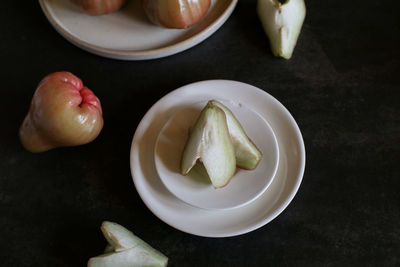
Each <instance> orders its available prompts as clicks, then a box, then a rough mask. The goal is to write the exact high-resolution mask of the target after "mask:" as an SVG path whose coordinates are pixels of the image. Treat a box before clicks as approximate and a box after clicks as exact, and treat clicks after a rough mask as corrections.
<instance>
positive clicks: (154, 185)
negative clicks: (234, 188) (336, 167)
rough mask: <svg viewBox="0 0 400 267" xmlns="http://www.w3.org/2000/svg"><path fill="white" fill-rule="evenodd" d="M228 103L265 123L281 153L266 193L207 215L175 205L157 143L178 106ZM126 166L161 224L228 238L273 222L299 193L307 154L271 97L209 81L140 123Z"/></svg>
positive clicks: (175, 95)
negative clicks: (161, 172)
mask: <svg viewBox="0 0 400 267" xmlns="http://www.w3.org/2000/svg"><path fill="white" fill-rule="evenodd" d="M208 99H226V100H227V101H233V102H234V103H242V104H243V105H245V106H247V107H251V109H252V110H253V111H254V112H256V113H258V114H259V115H260V116H261V117H262V118H264V119H265V120H266V121H268V123H269V125H270V126H271V128H272V130H273V131H274V133H275V136H276V139H277V141H278V148H279V165H278V170H277V172H276V175H275V177H274V179H273V180H272V182H271V184H270V185H269V186H268V188H267V189H266V190H265V191H264V192H263V193H262V194H261V195H260V196H259V197H258V198H257V199H255V200H254V201H252V202H250V203H248V204H247V205H244V206H242V207H238V208H235V209H224V210H206V209H201V208H197V207H194V206H192V205H189V204H187V203H186V202H184V201H182V200H180V199H178V198H177V197H176V196H175V195H173V194H172V193H171V192H170V191H169V190H168V189H167V188H166V186H165V185H164V184H163V182H162V181H161V179H160V177H159V175H158V173H157V170H156V166H155V161H154V149H155V144H156V140H157V138H158V136H159V134H160V132H161V131H162V129H163V127H164V125H165V124H166V122H167V121H168V120H169V119H170V118H171V117H172V116H173V115H174V114H175V113H176V112H177V110H179V109H177V106H179V105H182V104H185V105H187V106H190V105H192V104H195V103H198V102H202V101H207V100H208ZM130 156H131V158H130V165H131V173H132V178H133V182H134V184H135V186H136V190H137V192H138V193H139V195H140V197H141V198H142V200H143V202H144V203H145V204H146V206H147V207H148V208H149V209H150V210H151V211H152V212H153V213H154V214H155V215H156V216H157V217H159V218H160V219H161V220H162V221H164V222H165V223H167V224H169V225H171V226H172V227H175V228H176V229H179V230H181V231H183V232H186V233H190V234H194V235H199V236H206V237H227V236H235V235H240V234H244V233H247V232H250V231H253V230H255V229H258V228H260V227H262V226H264V225H266V224H267V223H269V222H270V221H271V220H273V219H274V218H276V216H278V215H279V214H280V213H281V212H282V211H283V210H284V209H285V208H286V207H287V206H288V205H289V203H290V202H291V201H292V199H293V198H294V196H295V195H296V192H297V190H298V189H299V187H300V184H301V181H302V178H303V173H304V167H305V148H304V143H303V139H302V136H301V132H300V129H299V127H298V126H297V124H296V122H295V120H294V119H293V117H292V116H291V114H290V113H289V112H288V110H287V109H286V108H285V107H284V106H283V105H282V104H281V103H280V102H279V101H278V100H276V99H275V98H274V97H272V96H271V95H269V94H268V93H266V92H265V91H263V90H260V89H258V88H256V87H254V86H251V85H249V84H245V83H241V82H236V81H226V80H211V81H203V82H197V83H193V84H189V85H186V86H183V87H181V88H179V89H177V90H175V91H172V92H171V93H169V94H167V95H166V96H164V97H163V98H161V99H160V100H159V101H158V102H157V103H155V104H154V105H153V106H152V107H151V109H150V110H149V111H148V112H147V113H146V115H145V116H144V117H143V119H142V121H141V122H140V124H139V125H138V127H137V129H136V132H135V135H134V137H133V140H132V146H131V154H130Z"/></svg>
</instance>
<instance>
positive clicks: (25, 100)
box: [0, 0, 400, 266]
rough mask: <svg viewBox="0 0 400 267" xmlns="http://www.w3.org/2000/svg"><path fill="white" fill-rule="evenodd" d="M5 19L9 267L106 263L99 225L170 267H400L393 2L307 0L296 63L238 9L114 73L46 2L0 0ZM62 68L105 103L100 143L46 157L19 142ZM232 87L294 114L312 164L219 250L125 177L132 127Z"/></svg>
mask: <svg viewBox="0 0 400 267" xmlns="http://www.w3.org/2000/svg"><path fill="white" fill-rule="evenodd" d="M3 4H4V5H5V7H3V8H2V11H1V12H2V14H1V16H0V22H1V25H2V26H1V30H0V31H1V32H0V34H1V37H0V40H1V41H0V59H1V66H2V67H1V89H0V266H84V265H85V264H86V261H87V259H88V258H89V257H91V256H94V255H98V254H100V253H101V251H102V249H103V248H104V246H105V241H104V239H103V237H102V235H101V233H100V231H99V226H100V223H101V221H102V220H105V219H107V220H112V221H116V222H119V223H121V224H122V225H125V226H127V227H128V228H130V229H132V230H134V232H135V233H137V234H138V235H139V236H141V237H142V238H143V239H144V240H146V241H147V242H149V243H150V244H151V245H153V246H154V247H156V248H158V249H159V250H161V251H162V252H164V253H165V254H166V255H167V256H168V257H169V258H170V264H171V266H400V227H399V221H400V209H399V203H400V197H399V189H400V172H399V159H400V153H399V152H400V121H399V120H400V110H399V100H400V92H399V91H400V90H399V89H400V88H399V85H400V73H399V66H400V57H399V53H400V49H399V47H400V41H399V39H400V23H399V20H400V19H399V15H398V10H399V4H398V1H394V0H393V1H389V0H381V1H373V0H363V1H362V0H353V1H349V0H324V1H320V0H308V1H306V4H307V9H308V14H307V17H306V21H305V24H304V27H303V31H302V34H301V36H300V39H299V41H298V45H297V48H296V50H295V53H294V56H293V58H292V59H291V60H289V61H287V60H281V59H277V58H274V57H273V56H272V54H271V52H270V50H269V44H268V40H267V38H266V37H265V35H264V33H263V30H262V27H261V25H260V23H259V21H258V18H257V16H256V13H255V6H256V1H255V0H240V1H239V4H238V5H237V8H236V10H235V11H234V13H233V15H232V16H231V17H230V19H229V20H228V21H227V22H226V24H225V25H224V26H223V27H222V28H221V29H220V30H218V31H217V32H216V33H215V34H214V35H213V36H211V37H210V38H209V39H207V40H206V41H204V42H203V43H201V44H199V45H197V46H195V47H194V48H192V49H190V50H188V51H185V52H183V53H180V54H177V55H174V56H171V57H167V58H164V59H158V60H152V61H144V62H121V61H114V60H110V59H104V58H101V57H98V56H95V55H92V54H89V53H87V52H84V51H82V50H80V49H78V48H76V47H75V46H73V45H71V44H70V43H69V42H67V41H66V40H64V39H63V38H62V37H61V36H60V35H59V34H57V33H56V32H55V30H54V29H53V28H52V27H51V26H50V24H49V23H48V22H47V20H46V18H45V17H44V15H43V14H42V12H41V9H40V7H39V4H38V2H37V1H3ZM57 70H68V71H71V72H73V73H75V74H76V75H78V76H79V77H81V78H82V80H83V81H84V83H85V84H86V85H88V86H89V87H90V88H91V89H93V90H94V91H95V93H96V94H97V95H98V97H99V98H100V99H101V101H102V105H103V110H104V119H105V126H104V129H103V131H102V133H101V135H100V136H99V137H98V138H97V139H96V141H95V142H93V143H91V144H89V145H85V146H81V147H74V148H61V149H55V150H52V151H49V152H46V153H42V154H31V153H29V152H26V151H25V150H24V149H23V148H22V147H21V145H20V143H19V141H18V137H17V132H18V128H19V126H20V123H21V121H22V120H23V118H24V116H25V113H26V111H27V109H28V105H29V102H30V100H31V96H32V94H33V91H34V89H35V88H36V85H37V83H38V82H39V80H40V79H41V78H42V77H43V76H45V75H46V74H48V73H50V72H53V71H57ZM206 79H232V80H239V81H242V82H246V83H249V84H252V85H255V86H257V87H260V88H263V89H264V90H265V91H267V92H268V93H270V94H272V95H273V96H275V97H276V98H277V99H278V100H279V101H281V102H282V103H283V104H284V105H285V106H286V107H287V108H288V109H289V111H290V112H291V113H292V114H293V116H294V118H295V119H296V120H297V122H298V124H299V126H300V129H301V131H302V133H303V137H304V141H305V145H306V152H307V163H306V171H305V175H304V180H303V183H302V185H301V187H300V190H299V192H298V194H297V195H296V197H295V198H294V200H293V202H292V203H291V204H290V205H289V207H288V208H287V209H286V210H285V211H284V212H283V213H282V214H281V215H280V216H279V217H277V218H276V219H275V220H274V221H272V222H271V223H269V224H268V225H266V226H264V227H262V228H260V229H258V230H256V231H254V232H251V233H248V234H245V235H242V236H237V237H232V238H223V239H212V238H202V237H196V236H192V235H188V234H185V233H182V232H180V231H178V230H175V229H174V228H171V227H170V226H168V225H166V224H165V223H163V222H162V221H160V220H159V219H157V218H156V216H154V215H153V214H152V213H151V212H150V211H149V210H148V209H147V208H146V207H145V205H144V204H143V202H142V201H141V199H140V198H139V196H138V194H137V192H136V190H135V187H134V185H133V183H132V180H131V175H130V170H129V150H130V144H131V139H132V137H133V134H134V132H135V129H136V127H137V125H138V123H139V121H140V119H141V118H142V116H143V115H144V114H145V112H146V111H147V110H148V109H149V108H150V107H151V105H152V104H153V103H155V102H156V101H157V100H158V99H159V98H161V97H162V96H164V95H165V94H166V93H168V92H170V91H172V90H173V89H175V88H178V87H180V86H182V85H185V84H187V83H192V82H195V81H200V80H206Z"/></svg>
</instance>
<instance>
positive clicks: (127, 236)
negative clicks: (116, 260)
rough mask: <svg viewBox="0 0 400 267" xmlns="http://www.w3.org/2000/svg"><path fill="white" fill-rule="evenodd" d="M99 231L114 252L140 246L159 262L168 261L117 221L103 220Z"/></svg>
mask: <svg viewBox="0 0 400 267" xmlns="http://www.w3.org/2000/svg"><path fill="white" fill-rule="evenodd" d="M101 231H102V232H103V235H104V237H105V238H106V239H107V241H108V243H109V245H110V246H112V248H113V250H114V251H116V252H120V251H124V250H127V249H131V248H141V249H144V250H145V251H147V253H148V254H150V255H152V257H154V258H155V259H157V260H158V261H160V262H164V261H168V259H167V257H165V256H164V255H163V254H162V253H161V252H159V251H158V250H156V249H154V248H152V247H151V246H150V245H149V244H147V243H146V242H144V241H143V240H142V239H140V238H139V237H137V236H136V235H134V234H133V233H132V232H131V231H129V230H128V229H126V228H125V227H123V226H121V225H119V224H117V223H113V222H108V221H105V222H103V223H102V225H101Z"/></svg>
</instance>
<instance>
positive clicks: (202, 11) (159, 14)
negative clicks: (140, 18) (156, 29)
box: [142, 0, 211, 29]
mask: <svg viewBox="0 0 400 267" xmlns="http://www.w3.org/2000/svg"><path fill="white" fill-rule="evenodd" d="M142 5H143V8H144V10H145V12H146V14H147V17H148V18H149V19H150V21H152V22H153V23H154V24H157V25H160V26H163V27H166V28H177V29H184V28H188V27H190V26H192V25H194V24H196V23H198V22H199V21H200V20H201V19H202V18H203V17H204V16H205V15H206V13H207V11H208V9H209V8H210V5H211V0H142Z"/></svg>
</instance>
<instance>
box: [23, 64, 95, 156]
mask: <svg viewBox="0 0 400 267" xmlns="http://www.w3.org/2000/svg"><path fill="white" fill-rule="evenodd" d="M102 127H103V117H102V109H101V104H100V101H99V99H98V98H97V97H96V96H95V95H94V94H93V92H92V91H91V90H89V89H88V88H87V87H85V86H84V85H83V83H82V81H81V80H80V79H79V78H78V77H76V76H75V75H73V74H72V73H70V72H55V73H52V74H49V75H47V76H46V77H45V78H44V79H43V80H42V81H41V82H40V83H39V85H38V87H37V89H36V91H35V93H34V95H33V98H32V101H31V104H30V108H29V111H28V114H27V115H26V117H25V119H24V121H23V123H22V125H21V128H20V130H19V137H20V140H21V143H22V145H23V147H24V148H25V149H27V150H28V151H31V152H43V151H46V150H49V149H52V148H55V147H62V146H77V145H82V144H86V143H89V142H91V141H93V140H94V139H95V138H96V137H97V136H98V135H99V133H100V131H101V129H102Z"/></svg>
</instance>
